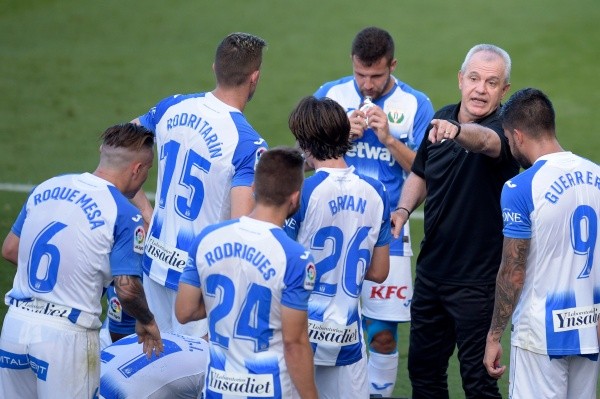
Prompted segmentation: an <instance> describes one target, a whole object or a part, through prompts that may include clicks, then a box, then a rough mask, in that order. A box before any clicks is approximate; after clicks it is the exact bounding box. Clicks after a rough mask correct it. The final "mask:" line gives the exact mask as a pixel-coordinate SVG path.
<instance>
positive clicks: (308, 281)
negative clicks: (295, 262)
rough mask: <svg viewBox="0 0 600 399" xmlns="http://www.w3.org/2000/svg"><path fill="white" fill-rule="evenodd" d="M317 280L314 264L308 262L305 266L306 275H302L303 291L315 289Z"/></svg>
mask: <svg viewBox="0 0 600 399" xmlns="http://www.w3.org/2000/svg"><path fill="white" fill-rule="evenodd" d="M316 280H317V268H316V267H315V264H314V263H312V262H310V263H309V264H308V265H306V273H305V274H304V289H305V290H311V291H312V290H313V289H314V288H315V281H316Z"/></svg>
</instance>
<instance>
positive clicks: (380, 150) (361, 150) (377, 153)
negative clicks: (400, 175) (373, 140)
mask: <svg viewBox="0 0 600 399" xmlns="http://www.w3.org/2000/svg"><path fill="white" fill-rule="evenodd" d="M346 155H347V156H349V157H357V158H367V159H376V160H379V161H383V162H387V163H388V165H389V166H394V164H395V163H396V160H395V159H394V157H393V156H392V154H391V153H390V151H389V150H388V149H387V148H385V147H377V146H372V145H370V144H369V143H365V142H362V141H359V142H356V143H354V145H353V146H352V148H350V150H348V152H347V153H346Z"/></svg>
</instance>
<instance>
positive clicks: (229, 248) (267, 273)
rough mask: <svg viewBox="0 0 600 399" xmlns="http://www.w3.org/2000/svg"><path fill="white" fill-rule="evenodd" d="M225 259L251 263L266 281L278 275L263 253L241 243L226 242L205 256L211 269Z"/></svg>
mask: <svg viewBox="0 0 600 399" xmlns="http://www.w3.org/2000/svg"><path fill="white" fill-rule="evenodd" d="M224 258H239V259H244V260H246V261H248V262H250V263H251V264H252V265H253V266H254V267H256V268H257V269H258V271H259V272H261V273H262V276H263V278H264V279H265V280H269V279H270V278H271V277H273V276H274V275H275V274H276V271H275V269H273V268H272V267H269V266H270V265H271V261H270V260H269V259H268V258H267V257H266V256H265V255H264V254H263V253H262V252H260V251H259V250H258V249H256V248H254V247H251V246H250V245H247V244H242V243H240V242H226V243H224V244H221V245H218V246H216V247H214V248H213V249H211V250H210V251H208V252H206V253H205V254H204V259H205V260H206V263H207V264H208V266H209V267H210V266H212V265H214V264H215V263H216V262H218V261H220V260H222V259H224Z"/></svg>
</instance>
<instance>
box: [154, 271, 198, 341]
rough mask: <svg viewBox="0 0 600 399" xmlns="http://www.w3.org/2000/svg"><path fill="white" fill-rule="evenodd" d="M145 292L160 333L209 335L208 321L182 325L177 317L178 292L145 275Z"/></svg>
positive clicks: (194, 335) (193, 335)
mask: <svg viewBox="0 0 600 399" xmlns="http://www.w3.org/2000/svg"><path fill="white" fill-rule="evenodd" d="M143 282H144V291H145V293H146V300H147V301H148V307H150V311H151V312H152V313H153V314H154V319H155V320H156V324H158V328H159V330H160V331H164V332H170V333H174V334H182V335H189V336H191V337H204V336H205V335H207V334H208V323H207V320H206V319H202V320H198V321H191V322H189V323H186V324H181V323H179V322H178V321H177V317H176V316H175V299H176V298H177V291H174V290H172V289H170V288H167V287H165V286H164V285H162V284H159V283H157V282H156V281H154V280H152V279H151V278H149V277H148V276H146V275H144V278H143Z"/></svg>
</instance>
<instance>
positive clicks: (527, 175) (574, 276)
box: [501, 152, 600, 356]
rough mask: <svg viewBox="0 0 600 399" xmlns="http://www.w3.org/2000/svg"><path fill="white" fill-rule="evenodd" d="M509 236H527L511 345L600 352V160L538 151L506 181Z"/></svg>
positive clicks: (504, 193)
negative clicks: (529, 164) (539, 154)
mask: <svg viewBox="0 0 600 399" xmlns="http://www.w3.org/2000/svg"><path fill="white" fill-rule="evenodd" d="M501 201H502V213H503V217H504V236H505V237H510V238H517V239H529V240H530V249H529V254H528V256H527V265H526V270H525V283H524V286H523V290H522V292H521V297H520V299H519V302H518V303H517V306H516V307H515V311H514V314H513V331H512V339H511V343H512V345H515V346H518V347H521V348H523V349H527V350H529V351H532V352H535V353H540V354H548V355H551V356H562V355H578V354H594V353H598V338H597V336H596V325H597V323H598V314H599V313H600V257H599V256H598V253H599V252H598V249H599V248H598V247H599V246H600V241H599V240H598V238H599V236H600V230H599V223H598V218H599V213H600V167H598V165H597V164H595V163H593V162H591V161H589V160H587V159H584V158H581V157H579V156H576V155H574V154H572V153H571V152H559V153H554V154H549V155H545V156H543V157H540V158H539V159H538V160H537V161H536V162H535V163H534V164H533V166H532V167H531V168H529V169H527V170H526V171H524V172H523V173H521V174H519V175H518V176H516V177H514V178H513V179H511V180H509V181H508V182H506V183H505V185H504V187H503V189H502V200H501Z"/></svg>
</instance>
